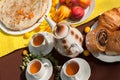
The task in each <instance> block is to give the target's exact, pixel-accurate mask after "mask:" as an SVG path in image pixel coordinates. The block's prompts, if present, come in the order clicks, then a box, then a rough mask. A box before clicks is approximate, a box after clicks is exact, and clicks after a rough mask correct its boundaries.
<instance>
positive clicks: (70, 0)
mask: <svg viewBox="0 0 120 80" xmlns="http://www.w3.org/2000/svg"><path fill="white" fill-rule="evenodd" d="M66 5H67V6H68V7H70V8H72V7H74V6H79V5H80V3H79V0H66Z"/></svg>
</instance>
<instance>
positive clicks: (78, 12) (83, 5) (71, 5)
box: [52, 0, 95, 25]
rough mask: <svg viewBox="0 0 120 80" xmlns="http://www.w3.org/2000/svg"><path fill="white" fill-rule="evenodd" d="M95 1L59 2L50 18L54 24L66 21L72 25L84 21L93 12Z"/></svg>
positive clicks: (70, 0) (62, 0)
mask: <svg viewBox="0 0 120 80" xmlns="http://www.w3.org/2000/svg"><path fill="white" fill-rule="evenodd" d="M94 7H95V0H59V3H58V5H57V7H56V12H55V14H54V16H53V17H52V18H53V20H54V21H55V22H60V21H62V20H66V21H68V22H69V23H70V24H72V25H76V24H80V23H81V22H83V21H85V20H86V19H87V18H88V17H89V16H90V15H91V14H92V12H93V10H94Z"/></svg>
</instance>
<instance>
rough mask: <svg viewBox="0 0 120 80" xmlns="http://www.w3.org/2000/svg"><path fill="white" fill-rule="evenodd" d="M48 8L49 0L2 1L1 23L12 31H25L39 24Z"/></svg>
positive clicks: (0, 9) (0, 8) (0, 7)
mask: <svg viewBox="0 0 120 80" xmlns="http://www.w3.org/2000/svg"><path fill="white" fill-rule="evenodd" d="M47 8H48V0H2V1H1V3H0V21H1V22H2V23H3V25H4V26H5V27H6V28H7V29H10V30H12V31H20V30H25V29H27V28H30V27H32V26H33V25H34V24H35V23H37V22H38V21H39V20H40V19H41V17H42V16H44V14H45V12H46V10H47Z"/></svg>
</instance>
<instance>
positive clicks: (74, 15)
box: [70, 6, 84, 20]
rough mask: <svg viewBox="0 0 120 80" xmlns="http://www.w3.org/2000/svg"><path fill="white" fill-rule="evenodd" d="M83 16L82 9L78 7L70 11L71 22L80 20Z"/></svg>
mask: <svg viewBox="0 0 120 80" xmlns="http://www.w3.org/2000/svg"><path fill="white" fill-rule="evenodd" d="M83 16H84V9H83V8H82V7H80V6H75V7H73V8H72V9H71V16H70V18H71V19H73V20H80V19H81V18H82V17H83Z"/></svg>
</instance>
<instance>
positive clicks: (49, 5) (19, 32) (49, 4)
mask: <svg viewBox="0 0 120 80" xmlns="http://www.w3.org/2000/svg"><path fill="white" fill-rule="evenodd" d="M51 5H52V0H48V8H47V10H46V13H45V14H44V15H47V14H48V13H49V11H50V9H51ZM43 20H44V16H43V17H42V18H41V19H40V20H39V21H38V22H37V23H36V24H35V25H34V26H32V27H30V28H28V29H25V30H21V31H12V30H9V29H7V28H6V27H5V26H4V25H3V24H2V23H1V22H0V28H1V29H2V30H3V31H4V32H5V33H7V34H11V35H21V34H24V33H27V32H30V31H32V30H33V29H35V28H36V27H37V26H39V25H40V23H41V22H42V21H43Z"/></svg>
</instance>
